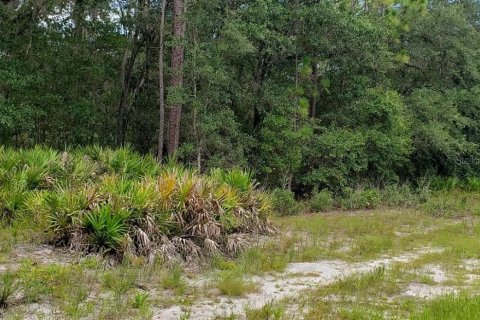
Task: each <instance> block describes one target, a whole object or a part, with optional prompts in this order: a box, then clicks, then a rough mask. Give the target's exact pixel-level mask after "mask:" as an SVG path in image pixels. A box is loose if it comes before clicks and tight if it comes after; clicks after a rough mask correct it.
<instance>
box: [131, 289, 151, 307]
mask: <svg viewBox="0 0 480 320" xmlns="http://www.w3.org/2000/svg"><path fill="white" fill-rule="evenodd" d="M148 298H149V294H148V293H144V292H137V293H136V294H135V296H134V297H133V302H132V306H133V307H134V308H135V309H140V308H143V307H145V306H146V305H147V304H148Z"/></svg>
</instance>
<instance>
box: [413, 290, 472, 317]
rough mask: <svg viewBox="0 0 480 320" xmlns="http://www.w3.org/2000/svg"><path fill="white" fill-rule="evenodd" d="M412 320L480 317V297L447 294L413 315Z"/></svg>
mask: <svg viewBox="0 0 480 320" xmlns="http://www.w3.org/2000/svg"><path fill="white" fill-rule="evenodd" d="M411 319H412V320H436V319H442V320H458V319H462V320H476V319H480V297H478V296H477V297H476V296H468V295H460V296H453V295H447V296H444V297H440V298H438V299H435V300H434V301H432V302H430V303H428V304H427V306H426V307H425V308H424V309H423V310H422V311H420V312H419V313H416V314H415V315H413V316H412V317H411Z"/></svg>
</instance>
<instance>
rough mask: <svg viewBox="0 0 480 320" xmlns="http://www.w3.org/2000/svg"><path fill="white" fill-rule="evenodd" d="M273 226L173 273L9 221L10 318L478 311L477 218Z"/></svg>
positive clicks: (325, 217) (313, 220)
mask: <svg viewBox="0 0 480 320" xmlns="http://www.w3.org/2000/svg"><path fill="white" fill-rule="evenodd" d="M274 222H275V224H276V225H277V226H278V227H279V229H280V230H281V233H279V234H278V235H277V236H275V237H273V238H266V237H258V238H257V239H255V242H254V244H253V245H252V247H251V248H250V249H248V250H247V251H246V252H244V253H243V254H242V255H241V256H240V257H238V258H237V259H234V260H230V259H226V258H223V257H216V258H213V259H211V261H209V262H208V263H207V262H203V263H202V266H201V267H198V264H197V265H196V266H194V265H180V264H176V265H172V266H171V267H169V268H167V267H165V266H164V265H160V264H157V263H153V264H145V261H144V260H142V259H140V258H131V259H127V261H126V262H124V263H123V264H121V265H119V266H114V267H112V266H111V265H110V264H109V261H108V260H105V259H102V258H100V257H98V256H94V255H91V256H80V255H77V254H74V253H71V252H68V251H65V250H59V249H54V248H53V247H50V246H47V245H40V244H36V243H35V237H34V236H33V235H28V236H27V235H26V234H22V232H20V231H19V230H17V229H14V227H12V226H4V227H3V228H2V230H1V233H0V234H1V236H0V244H1V251H0V274H2V275H5V274H6V273H8V274H11V275H12V276H13V277H14V278H15V279H17V282H18V283H21V286H18V287H17V288H15V293H14V294H13V295H12V297H11V298H10V299H9V304H8V308H5V309H4V310H3V311H2V312H3V313H2V317H3V318H5V319H152V318H153V319H162V320H163V319H165V320H168V319H172V320H173V319H302V318H303V319H409V318H414V319H435V318H438V316H439V315H441V314H442V312H443V310H444V309H445V308H447V309H448V308H449V306H452V305H453V306H455V305H458V306H461V307H459V308H458V309H462V310H469V311H468V312H469V313H468V316H471V315H472V314H478V312H479V310H480V308H479V307H478V304H479V303H478V302H476V300H478V299H475V298H474V296H475V294H477V293H478V289H479V288H480V223H479V222H480V219H479V218H477V217H471V216H469V217H463V218H456V219H446V218H438V217H432V216H431V215H429V214H427V213H426V212H423V211H422V210H414V209H396V210H392V209H382V210H370V211H359V212H332V213H328V214H311V215H302V216H291V217H283V218H275V221H274ZM25 239H29V240H28V241H26V240H25ZM472 301H473V302H472ZM472 304H473V305H472ZM465 312H466V311H465ZM475 312H477V313H475ZM468 316H467V317H463V318H467V319H468ZM461 317H462V315H460V314H459V315H458V317H456V316H454V317H451V318H449V319H460V318H461ZM463 318H462V319H463ZM472 319H474V318H472Z"/></svg>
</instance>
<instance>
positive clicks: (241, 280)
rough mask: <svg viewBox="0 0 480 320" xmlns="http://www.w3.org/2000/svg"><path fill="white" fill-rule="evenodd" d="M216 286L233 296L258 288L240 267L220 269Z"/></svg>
mask: <svg viewBox="0 0 480 320" xmlns="http://www.w3.org/2000/svg"><path fill="white" fill-rule="evenodd" d="M216 286H217V288H218V289H219V290H220V291H221V292H222V293H223V294H225V295H227V296H233V297H239V296H243V295H245V294H247V293H250V292H254V291H256V289H257V288H256V286H255V284H254V283H253V282H251V281H247V280H246V279H245V274H244V273H243V272H242V271H241V270H239V269H236V270H227V271H220V272H219V274H218V280H217V284H216Z"/></svg>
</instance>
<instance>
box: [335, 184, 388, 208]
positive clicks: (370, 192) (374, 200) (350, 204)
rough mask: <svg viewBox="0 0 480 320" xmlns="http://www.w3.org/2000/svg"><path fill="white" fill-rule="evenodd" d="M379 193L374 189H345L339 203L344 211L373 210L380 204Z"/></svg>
mask: <svg viewBox="0 0 480 320" xmlns="http://www.w3.org/2000/svg"><path fill="white" fill-rule="evenodd" d="M380 199H381V198H380V192H379V191H378V190H376V189H358V190H353V189H351V188H345V190H344V196H343V197H342V198H341V200H340V203H341V206H342V207H343V208H346V209H374V208H376V207H377V206H378V205H379V204H380Z"/></svg>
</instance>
